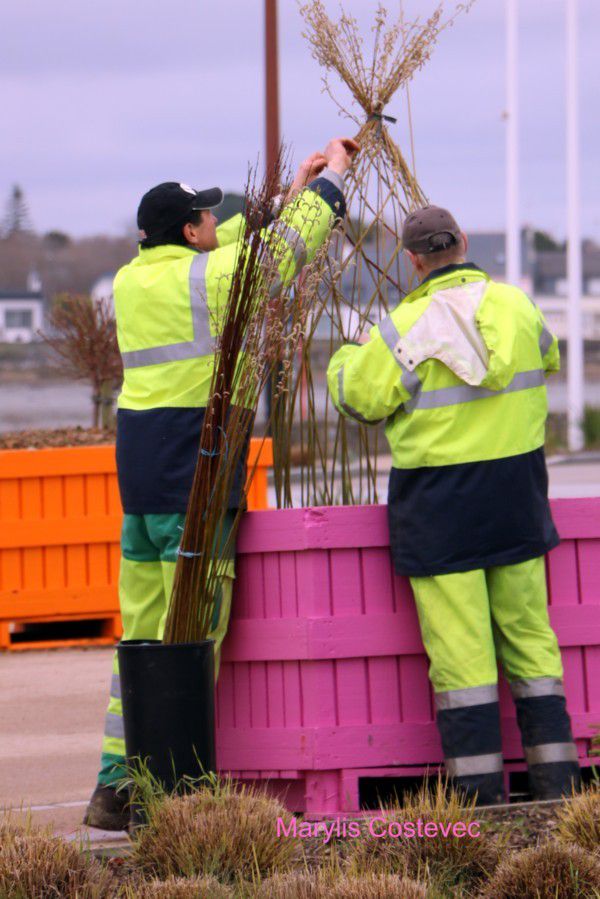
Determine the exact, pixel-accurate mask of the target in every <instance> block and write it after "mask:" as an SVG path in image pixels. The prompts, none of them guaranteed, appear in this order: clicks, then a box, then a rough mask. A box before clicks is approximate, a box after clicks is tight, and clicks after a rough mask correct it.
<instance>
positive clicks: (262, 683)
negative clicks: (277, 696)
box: [250, 662, 269, 727]
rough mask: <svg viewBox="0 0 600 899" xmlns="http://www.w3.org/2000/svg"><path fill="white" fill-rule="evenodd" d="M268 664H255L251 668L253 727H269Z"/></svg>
mask: <svg viewBox="0 0 600 899" xmlns="http://www.w3.org/2000/svg"><path fill="white" fill-rule="evenodd" d="M266 665H267V663H266V662H253V663H252V664H251V666H250V710H251V719H252V726H253V727H267V726H268V724H269V720H268V707H269V704H268V695H267V671H266Z"/></svg>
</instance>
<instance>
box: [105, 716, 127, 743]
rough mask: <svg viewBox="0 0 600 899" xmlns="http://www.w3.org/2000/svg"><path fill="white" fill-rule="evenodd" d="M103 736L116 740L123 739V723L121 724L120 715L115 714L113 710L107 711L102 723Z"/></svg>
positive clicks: (121, 718) (121, 717)
mask: <svg viewBox="0 0 600 899" xmlns="http://www.w3.org/2000/svg"><path fill="white" fill-rule="evenodd" d="M104 736H105V737H115V738H116V739H118V740H124V739H125V725H124V724H123V716H122V715H117V714H115V712H107V714H106V720H105V724H104Z"/></svg>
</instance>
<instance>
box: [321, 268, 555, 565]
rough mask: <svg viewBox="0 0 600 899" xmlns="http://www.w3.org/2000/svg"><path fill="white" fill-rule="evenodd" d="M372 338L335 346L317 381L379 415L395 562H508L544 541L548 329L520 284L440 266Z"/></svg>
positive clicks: (350, 410) (551, 536)
mask: <svg viewBox="0 0 600 899" xmlns="http://www.w3.org/2000/svg"><path fill="white" fill-rule="evenodd" d="M370 338H371V339H370V340H369V342H368V343H366V344H364V345H362V346H358V345H346V346H343V347H342V348H341V349H340V350H338V352H337V353H336V354H335V355H334V356H333V358H332V359H331V362H330V364H329V368H328V383H329V390H330V392H331V395H332V398H333V401H334V403H335V405H336V407H337V408H338V410H339V411H340V412H341V413H342V414H343V415H346V416H348V417H349V418H353V419H355V420H357V421H360V422H366V423H374V422H377V421H381V420H383V419H385V421H386V425H385V433H386V437H387V439H388V442H389V445H390V449H391V452H392V459H393V468H392V472H391V477H390V488H389V497H388V506H389V520H390V536H391V540H392V551H393V555H394V559H395V562H396V567H397V570H398V571H399V572H401V573H404V574H409V575H414V576H420V575H430V574H443V573H450V572H453V571H467V570H470V569H474V568H481V567H486V566H489V565H500V564H513V563H516V562H520V561H525V560H526V559H528V558H534V557H535V556H539V555H542V554H543V553H545V552H547V551H548V550H549V549H550V548H551V547H552V546H554V545H556V543H557V541H558V538H557V535H556V531H555V529H554V526H553V524H552V520H551V517H550V512H549V507H548V501H547V474H546V467H545V460H544V450H543V445H544V432H545V422H546V417H547V411H548V407H547V396H546V386H545V381H546V375H547V373H549V372H552V371H557V370H558V368H559V352H558V341H557V339H556V337H554V336H553V335H552V334H551V333H550V331H549V330H548V328H547V326H546V324H545V322H544V319H543V316H542V314H541V312H540V310H539V309H538V308H537V307H536V306H535V304H534V303H532V301H531V300H530V299H529V298H528V297H527V295H526V294H525V293H523V291H522V290H520V289H518V288H516V287H511V286H509V285H507V284H500V283H497V282H494V281H492V279H491V278H490V277H489V276H488V275H487V274H486V273H485V272H483V271H481V270H480V269H479V268H477V266H475V265H473V264H472V263H465V264H460V265H450V266H447V267H445V268H443V269H439V270H437V271H434V272H433V273H432V274H431V275H430V276H429V277H428V278H427V279H426V280H425V281H424V282H423V283H422V284H421V285H420V286H419V287H417V289H416V290H414V291H413V292H412V293H410V294H409V295H408V296H407V297H406V298H405V299H404V300H403V302H402V303H401V304H400V305H399V306H398V307H397V308H396V309H394V310H393V311H392V312H391V314H390V315H389V316H388V317H387V318H386V319H384V320H383V321H382V322H381V323H380V324H379V325H378V326H375V327H374V328H373V329H372V330H371V332H370Z"/></svg>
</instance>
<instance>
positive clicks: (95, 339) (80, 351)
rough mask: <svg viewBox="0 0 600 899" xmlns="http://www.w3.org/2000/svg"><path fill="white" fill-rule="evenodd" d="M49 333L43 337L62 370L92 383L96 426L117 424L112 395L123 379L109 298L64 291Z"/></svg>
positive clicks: (51, 316)
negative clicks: (91, 296) (103, 298)
mask: <svg viewBox="0 0 600 899" xmlns="http://www.w3.org/2000/svg"><path fill="white" fill-rule="evenodd" d="M48 323H49V326H50V331H49V332H40V337H41V338H42V339H43V340H44V342H45V343H47V344H48V345H49V346H50V347H52V349H53V350H54V352H55V353H56V354H57V356H58V357H59V358H60V359H61V360H62V365H61V368H62V371H63V372H64V373H65V374H67V375H70V376H71V377H73V378H77V379H81V380H87V381H89V383H90V384H91V386H92V391H93V393H92V403H93V416H92V421H93V426H94V427H95V428H97V427H99V426H100V424H101V426H102V427H103V428H109V427H111V426H112V425H113V423H114V416H113V394H114V391H115V389H116V388H117V387H118V386H119V385H120V384H121V381H122V379H123V366H122V362H121V356H120V354H119V348H118V345H117V329H116V322H115V317H114V314H113V311H112V308H111V305H110V302H109V301H107V300H100V301H98V302H94V301H92V300H91V299H90V297H89V296H85V295H82V294H75V295H71V294H62V295H61V296H58V297H57V298H56V300H55V301H54V303H53V305H52V308H51V310H50V313H49V315H48Z"/></svg>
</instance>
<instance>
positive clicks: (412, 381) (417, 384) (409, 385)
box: [379, 315, 421, 406]
mask: <svg viewBox="0 0 600 899" xmlns="http://www.w3.org/2000/svg"><path fill="white" fill-rule="evenodd" d="M379 333H380V334H381V336H382V337H383V340H384V341H385V344H386V346H387V348H388V349H389V351H390V352H391V354H392V356H393V357H394V360H395V362H396V365H397V366H398V368H399V369H400V370H401V372H402V375H401V376H400V380H401V382H402V386H403V387H404V389H405V390H406V392H407V393H409V394H410V396H411V397H413V398H414V397H415V396H416V395H417V394H418V393H419V391H420V389H421V381H420V380H419V377H418V375H417V374H416V372H414V371H409V370H408V368H406V366H404V365H403V364H402V362H401V361H400V360H399V359H398V356H397V355H396V353H395V352H394V349H395V348H396V344H397V343H398V341H399V340H400V334H399V333H398V329H397V328H396V325H395V324H394V322H393V321H392V316H391V315H388V317H387V318H384V319H383V321H381V322H379ZM405 406H406V403H405Z"/></svg>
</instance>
